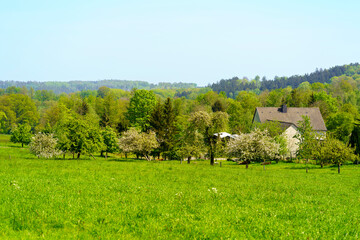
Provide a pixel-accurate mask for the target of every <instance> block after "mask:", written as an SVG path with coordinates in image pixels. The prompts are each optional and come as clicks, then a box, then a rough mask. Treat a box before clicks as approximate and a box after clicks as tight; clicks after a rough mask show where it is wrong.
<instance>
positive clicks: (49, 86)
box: [0, 80, 197, 94]
mask: <svg viewBox="0 0 360 240" xmlns="http://www.w3.org/2000/svg"><path fill="white" fill-rule="evenodd" d="M12 86H14V87H20V88H22V87H26V88H27V89H31V88H33V89H34V90H35V91H36V90H48V91H51V90H52V91H53V92H54V93H56V94H60V93H73V92H78V91H83V90H98V89H99V88H100V87H103V86H106V87H109V88H116V89H123V90H127V91H130V90H132V89H134V88H136V89H145V90H151V89H179V88H196V87H197V85H196V84H195V83H181V82H179V83H168V82H160V83H158V84H152V83H148V82H145V81H130V80H100V81H69V82H36V81H28V82H21V81H0V88H2V89H6V88H8V87H12Z"/></svg>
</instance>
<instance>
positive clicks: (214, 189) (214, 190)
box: [208, 187, 218, 193]
mask: <svg viewBox="0 0 360 240" xmlns="http://www.w3.org/2000/svg"><path fill="white" fill-rule="evenodd" d="M208 191H209V192H212V193H218V191H217V189H216V188H214V187H213V188H211V189H208Z"/></svg>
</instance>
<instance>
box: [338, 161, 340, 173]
mask: <svg viewBox="0 0 360 240" xmlns="http://www.w3.org/2000/svg"><path fill="white" fill-rule="evenodd" d="M338 173H339V174H340V163H339V164H338Z"/></svg>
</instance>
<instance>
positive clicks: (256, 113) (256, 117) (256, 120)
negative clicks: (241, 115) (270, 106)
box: [253, 111, 260, 122]
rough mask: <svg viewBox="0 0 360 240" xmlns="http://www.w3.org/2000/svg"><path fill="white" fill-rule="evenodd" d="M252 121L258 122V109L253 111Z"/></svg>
mask: <svg viewBox="0 0 360 240" xmlns="http://www.w3.org/2000/svg"><path fill="white" fill-rule="evenodd" d="M253 122H260V117H259V113H258V111H256V112H255V115H254V119H253Z"/></svg>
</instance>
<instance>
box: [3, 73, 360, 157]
mask: <svg viewBox="0 0 360 240" xmlns="http://www.w3.org/2000/svg"><path fill="white" fill-rule="evenodd" d="M359 87H360V75H359V74H353V75H351V76H347V75H342V76H339V77H333V78H332V79H331V81H330V83H325V84H324V83H319V82H315V83H309V82H303V83H301V84H300V85H299V86H298V87H297V88H292V87H290V86H288V87H286V88H281V89H275V90H271V91H269V90H264V91H260V92H258V93H255V92H253V91H240V92H239V93H238V94H237V95H236V96H235V98H229V97H228V96H227V94H226V93H225V92H220V93H217V92H215V91H211V90H209V89H207V90H206V91H203V92H202V91H200V90H199V89H196V90H194V91H192V90H191V89H188V90H187V91H192V93H191V94H192V97H191V98H186V97H185V96H183V97H176V96H175V93H176V92H174V91H173V90H172V89H169V90H164V89H163V90H162V91H160V92H159V91H156V90H144V89H134V90H133V91H124V90H119V89H111V88H108V87H100V88H98V89H97V90H96V91H95V90H84V91H80V92H75V93H71V94H64V93H63V94H55V93H52V94H50V95H47V92H46V90H38V91H39V92H37V91H35V93H34V92H32V91H30V90H29V89H27V88H16V87H9V88H7V89H2V90H1V92H2V94H1V95H0V131H1V132H2V133H6V134H10V133H12V135H13V141H15V142H21V143H23V144H27V143H29V142H30V141H31V139H32V137H33V136H34V134H38V133H39V132H40V133H41V134H46V135H47V136H52V138H54V139H55V140H52V141H50V142H52V143H54V142H56V146H57V149H58V150H59V151H58V152H62V154H64V153H65V156H66V155H68V154H72V155H73V157H74V158H77V157H79V158H80V157H81V156H82V155H83V154H89V155H90V156H92V155H93V154H96V153H100V154H101V155H103V156H105V157H106V156H107V153H111V152H120V151H121V152H122V153H123V154H137V155H138V156H143V157H144V158H146V159H148V160H150V159H153V158H157V159H164V160H165V159H189V160H190V159H191V158H192V157H196V158H198V157H207V158H209V159H210V160H211V163H214V159H215V158H216V157H219V156H226V154H228V150H227V146H228V143H227V142H225V143H224V141H219V139H217V137H216V135H215V134H216V133H219V132H229V133H231V134H238V135H241V134H250V133H254V132H255V131H257V130H256V129H260V130H261V131H265V130H266V131H268V135H269V136H270V137H271V139H272V140H271V141H273V142H274V143H276V144H277V146H279V153H276V154H275V155H276V156H277V155H279V156H281V155H284V151H286V146H284V143H283V142H284V141H283V139H281V134H282V132H283V129H281V128H279V127H276V126H272V125H271V124H263V125H257V124H253V123H252V118H253V114H254V111H255V108H256V107H279V106H281V105H282V104H284V103H285V104H287V105H288V106H289V107H318V108H319V109H320V111H321V113H322V115H323V117H324V120H325V123H326V126H327V128H328V130H329V131H328V132H329V134H331V136H332V138H334V139H336V140H338V141H340V142H342V143H343V144H345V145H346V146H347V145H348V144H349V143H351V142H355V141H356V139H358V137H357V138H356V137H354V136H355V135H354V134H352V133H354V132H356V131H357V129H358V127H357V126H358V125H357V119H360V116H359V106H360V91H359ZM43 91H44V92H43ZM36 93H37V94H36ZM169 96H170V97H169ZM24 132H28V133H29V134H27V135H26V134H25V136H24V138H23V139H22V137H19V136H21V135H22V134H19V133H24ZM23 135H24V134H23ZM35 136H37V135H35ZM244 136H245V135H244ZM38 137H39V139H42V138H45V137H44V136H41V135H39V136H38ZM24 139H27V140H24ZM351 139H355V140H351ZM34 141H35V140H34ZM37 141H40V140H37ZM125 143H127V144H125ZM39 156H40V155H39ZM241 156H242V155H241ZM254 159H258V158H254Z"/></svg>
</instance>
